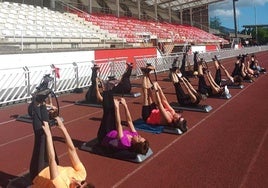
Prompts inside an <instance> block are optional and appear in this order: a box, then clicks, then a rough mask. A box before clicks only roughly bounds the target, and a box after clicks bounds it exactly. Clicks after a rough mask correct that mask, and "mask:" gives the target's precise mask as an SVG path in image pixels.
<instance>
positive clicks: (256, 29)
mask: <svg viewBox="0 0 268 188" xmlns="http://www.w3.org/2000/svg"><path fill="white" fill-rule="evenodd" d="M254 16H255V35H256V36H255V40H256V43H257V44H258V27H257V15H256V5H255V2H254Z"/></svg>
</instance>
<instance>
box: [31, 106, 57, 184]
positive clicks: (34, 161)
mask: <svg viewBox="0 0 268 188" xmlns="http://www.w3.org/2000/svg"><path fill="white" fill-rule="evenodd" d="M28 111H29V112H31V114H30V115H32V119H33V123H32V124H33V130H34V148H33V153H32V158H31V163H30V177H31V180H33V179H34V178H35V177H36V176H37V175H38V174H39V172H41V171H42V170H43V169H44V168H46V167H48V165H49V161H48V156H47V147H46V135H45V133H44V130H43V128H42V122H41V121H40V119H41V120H42V121H48V119H49V118H48V112H47V109H46V106H45V105H40V106H36V105H34V104H33V103H31V104H30V106H29V110H28ZM54 149H55V148H54ZM55 156H56V157H55V159H56V162H57V164H59V160H58V157H57V155H55Z"/></svg>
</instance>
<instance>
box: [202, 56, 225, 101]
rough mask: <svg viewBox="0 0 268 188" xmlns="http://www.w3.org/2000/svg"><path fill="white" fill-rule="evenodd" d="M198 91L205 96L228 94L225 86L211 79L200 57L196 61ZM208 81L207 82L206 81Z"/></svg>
mask: <svg viewBox="0 0 268 188" xmlns="http://www.w3.org/2000/svg"><path fill="white" fill-rule="evenodd" d="M198 78H199V81H198V91H199V92H200V93H201V94H203V95H206V96H210V97H211V96H222V95H223V96H224V95H228V94H229V90H228V88H227V86H224V87H221V86H219V85H218V84H217V83H216V82H215V80H214V79H213V77H212V75H211V72H210V71H209V70H208V67H207V65H206V63H205V62H204V61H203V59H202V58H201V59H200V61H199V63H198ZM206 80H207V81H208V84H207V83H206Z"/></svg>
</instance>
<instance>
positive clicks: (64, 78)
mask: <svg viewBox="0 0 268 188" xmlns="http://www.w3.org/2000/svg"><path fill="white" fill-rule="evenodd" d="M126 59H127V58H125V57H122V58H110V59H103V60H97V61H88V62H74V63H68V64H57V65H54V64H52V65H46V66H31V67H18V68H13V69H0V75H1V76H0V78H1V80H0V107H1V106H6V105H9V104H14V103H19V102H27V101H28V100H30V99H31V97H32V96H31V94H32V93H33V92H34V91H35V89H36V87H37V86H38V85H39V84H40V82H41V80H42V78H43V76H44V75H46V74H50V75H51V76H52V77H54V83H53V91H54V93H56V94H61V93H66V92H72V91H74V90H75V89H77V88H86V87H88V86H90V85H91V73H92V69H91V68H92V67H93V65H94V64H98V65H99V66H100V72H101V74H100V75H99V76H100V78H101V79H104V80H106V79H107V78H108V76H111V75H113V76H115V77H116V78H119V77H120V76H121V75H122V74H123V73H124V71H125V67H126V62H127V61H126Z"/></svg>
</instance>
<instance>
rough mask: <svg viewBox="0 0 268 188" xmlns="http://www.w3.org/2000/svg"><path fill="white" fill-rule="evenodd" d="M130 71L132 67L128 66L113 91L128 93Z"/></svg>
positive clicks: (129, 89) (129, 88)
mask: <svg viewBox="0 0 268 188" xmlns="http://www.w3.org/2000/svg"><path fill="white" fill-rule="evenodd" d="M131 72H132V67H130V66H129V67H128V68H127V70H126V72H125V73H124V74H123V76H122V78H121V80H120V82H119V84H118V85H117V86H115V87H114V88H113V92H114V93H117V94H122V95H124V93H130V91H131V83H130V76H131Z"/></svg>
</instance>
